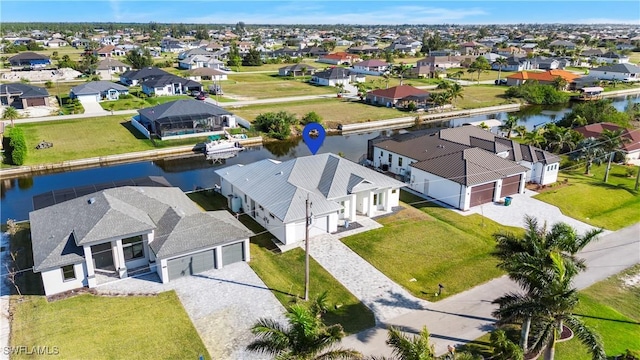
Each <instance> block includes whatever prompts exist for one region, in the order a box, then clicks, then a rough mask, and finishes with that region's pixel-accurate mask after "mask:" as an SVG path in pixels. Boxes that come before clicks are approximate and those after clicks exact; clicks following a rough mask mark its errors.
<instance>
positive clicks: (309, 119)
mask: <svg viewBox="0 0 640 360" xmlns="http://www.w3.org/2000/svg"><path fill="white" fill-rule="evenodd" d="M309 123H318V124H322V117H321V116H320V115H318V113H316V112H315V111H310V112H308V113H306V114H305V115H304V116H303V117H302V119H301V120H300V124H302V125H307V124H309Z"/></svg>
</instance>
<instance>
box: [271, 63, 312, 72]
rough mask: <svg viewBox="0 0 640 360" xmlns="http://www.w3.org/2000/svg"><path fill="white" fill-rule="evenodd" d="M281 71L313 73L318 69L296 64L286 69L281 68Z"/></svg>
mask: <svg viewBox="0 0 640 360" xmlns="http://www.w3.org/2000/svg"><path fill="white" fill-rule="evenodd" d="M278 70H279V71H285V72H286V71H303V70H304V71H313V70H316V67H314V66H311V65H307V64H294V65H289V66H285V67H281V68H280V69H278Z"/></svg>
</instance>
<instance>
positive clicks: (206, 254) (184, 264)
mask: <svg viewBox="0 0 640 360" xmlns="http://www.w3.org/2000/svg"><path fill="white" fill-rule="evenodd" d="M215 259H216V257H215V250H214V249H211V250H207V251H203V252H199V253H197V254H192V255H186V256H182V257H179V258H176V259H171V260H169V261H168V262H167V269H168V272H169V281H171V280H174V279H177V278H179V277H183V276H187V275H193V274H197V273H200V272H203V271H205V270H209V269H213V268H214V267H215V264H216V260H215Z"/></svg>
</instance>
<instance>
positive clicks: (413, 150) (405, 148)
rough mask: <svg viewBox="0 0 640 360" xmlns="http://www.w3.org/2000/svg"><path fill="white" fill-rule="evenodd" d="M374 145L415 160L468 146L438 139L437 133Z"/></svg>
mask: <svg viewBox="0 0 640 360" xmlns="http://www.w3.org/2000/svg"><path fill="white" fill-rule="evenodd" d="M375 146H376V147H378V148H380V149H384V150H387V151H391V152H393V153H396V154H399V155H402V156H406V157H408V158H410V159H413V160H416V161H424V160H427V159H431V158H434V157H439V156H442V155H447V154H451V153H455V152H459V151H462V150H464V149H468V148H469V146H467V145H463V144H457V143H454V142H451V141H447V140H443V139H440V138H439V137H438V135H437V134H432V135H425V136H421V137H417V138H413V139H409V140H405V141H396V140H386V141H383V142H380V143H377V144H375Z"/></svg>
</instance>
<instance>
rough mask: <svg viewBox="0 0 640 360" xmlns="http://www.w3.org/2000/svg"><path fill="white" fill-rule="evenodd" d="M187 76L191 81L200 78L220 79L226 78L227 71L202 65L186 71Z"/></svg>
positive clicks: (200, 79) (199, 79)
mask: <svg viewBox="0 0 640 360" xmlns="http://www.w3.org/2000/svg"><path fill="white" fill-rule="evenodd" d="M187 74H188V75H187V78H188V79H189V80H193V81H202V80H213V81H221V80H227V79H228V78H227V73H225V72H222V71H220V70H216V69H212V68H208V67H202V68H197V69H193V70H189V71H187Z"/></svg>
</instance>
